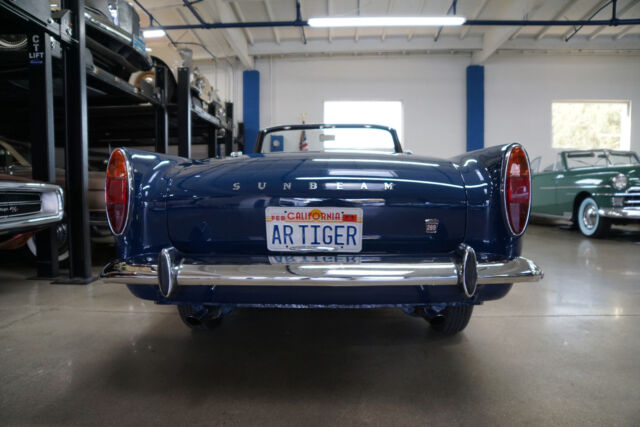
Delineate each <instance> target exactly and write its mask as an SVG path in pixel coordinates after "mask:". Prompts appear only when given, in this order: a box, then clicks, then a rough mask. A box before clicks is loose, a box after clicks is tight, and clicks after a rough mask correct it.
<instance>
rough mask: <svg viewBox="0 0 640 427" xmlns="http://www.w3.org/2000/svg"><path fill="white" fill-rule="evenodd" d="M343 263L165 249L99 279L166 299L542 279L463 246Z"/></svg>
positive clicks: (521, 262) (527, 263)
mask: <svg viewBox="0 0 640 427" xmlns="http://www.w3.org/2000/svg"><path fill="white" fill-rule="evenodd" d="M348 258H349V259H350V261H349V262H346V261H345V262H342V261H340V259H341V258H340V257H335V260H334V261H332V262H304V261H300V260H299V259H297V258H296V257H289V258H287V257H284V258H283V259H284V261H282V262H277V263H266V262H253V261H250V260H249V259H248V258H247V259H245V260H237V259H236V260H233V261H230V260H228V259H226V260H224V259H221V260H219V261H218V260H212V259H211V258H207V259H206V260H204V261H203V260H199V259H190V258H188V257H185V256H184V255H182V254H180V253H179V252H178V251H176V250H175V249H173V248H166V249H163V250H162V251H161V253H160V255H159V256H158V261H157V263H156V264H152V263H146V262H136V261H114V262H111V263H109V264H108V265H106V266H105V267H104V269H103V270H102V273H101V277H102V278H103V279H104V281H105V282H108V283H121V284H127V285H158V287H159V290H160V292H161V293H162V295H163V296H165V297H170V296H171V295H173V294H174V293H175V291H176V289H177V288H178V287H179V286H325V287H348V286H458V287H459V288H460V290H461V292H462V293H463V294H464V295H465V296H466V297H473V296H474V294H475V293H476V290H477V286H478V285H483V284H506V283H516V282H536V281H538V280H540V279H542V277H543V271H542V270H541V269H540V267H538V266H537V265H536V264H535V263H534V262H533V261H531V260H529V259H527V258H524V257H516V258H513V259H505V260H497V261H496V260H494V261H487V262H484V261H483V262H478V260H477V258H476V254H475V251H474V250H473V249H472V248H471V247H469V246H466V245H461V247H460V248H459V250H458V251H457V252H456V253H455V254H454V255H452V256H449V257H434V258H416V257H366V256H362V257H360V256H354V257H348ZM287 259H289V261H288V262H287V261H286V260H287ZM147 261H148V258H147Z"/></svg>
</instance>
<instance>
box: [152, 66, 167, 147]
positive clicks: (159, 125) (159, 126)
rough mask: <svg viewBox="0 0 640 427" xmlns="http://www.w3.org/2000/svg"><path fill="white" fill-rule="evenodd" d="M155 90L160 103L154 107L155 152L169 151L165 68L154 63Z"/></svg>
mask: <svg viewBox="0 0 640 427" xmlns="http://www.w3.org/2000/svg"><path fill="white" fill-rule="evenodd" d="M155 68H156V90H157V91H158V93H159V94H160V105H159V106H158V107H156V153H165V154H166V153H168V152H169V115H168V113H167V80H168V78H167V77H168V76H167V68H166V67H163V66H161V65H156V67H155Z"/></svg>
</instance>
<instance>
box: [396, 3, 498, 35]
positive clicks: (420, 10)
mask: <svg viewBox="0 0 640 427" xmlns="http://www.w3.org/2000/svg"><path fill="white" fill-rule="evenodd" d="M484 1H488V0H484ZM426 5H427V2H426V0H422V3H421V4H420V7H419V8H418V13H417V15H418V16H420V15H422V14H423V13H424V8H425V6H426ZM412 38H413V28H411V29H410V30H409V34H407V40H409V41H411V39H412Z"/></svg>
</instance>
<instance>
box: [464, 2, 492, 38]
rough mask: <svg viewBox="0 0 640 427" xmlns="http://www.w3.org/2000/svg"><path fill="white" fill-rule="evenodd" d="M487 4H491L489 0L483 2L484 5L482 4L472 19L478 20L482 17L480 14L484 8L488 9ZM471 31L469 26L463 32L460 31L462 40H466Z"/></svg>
mask: <svg viewBox="0 0 640 427" xmlns="http://www.w3.org/2000/svg"><path fill="white" fill-rule="evenodd" d="M487 3H489V0H482V3H480V5H479V6H478V8H477V9H476V10H475V12H473V14H472V15H471V19H478V16H480V14H481V13H482V12H483V11H484V8H485V7H487ZM470 29H471V26H468V25H467V26H465V27H463V28H462V31H460V39H464V38H465V37H466V35H467V33H468V32H469V30H470Z"/></svg>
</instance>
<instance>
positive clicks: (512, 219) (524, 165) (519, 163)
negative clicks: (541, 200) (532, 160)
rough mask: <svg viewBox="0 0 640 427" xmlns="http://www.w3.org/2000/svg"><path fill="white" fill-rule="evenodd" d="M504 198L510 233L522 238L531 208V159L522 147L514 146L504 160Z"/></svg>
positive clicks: (506, 219)
mask: <svg viewBox="0 0 640 427" xmlns="http://www.w3.org/2000/svg"><path fill="white" fill-rule="evenodd" d="M503 164H504V175H503V181H502V185H503V187H502V196H503V198H504V215H505V221H506V222H507V225H508V228H509V231H510V232H511V234H513V235H514V236H520V235H522V233H524V231H525V230H526V228H527V224H528V222H529V211H530V208H531V174H530V169H529V157H528V156H527V152H526V151H525V149H524V148H523V147H522V146H521V145H517V144H516V145H512V146H511V147H509V149H508V150H507V154H506V156H505V159H504V163H503Z"/></svg>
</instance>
